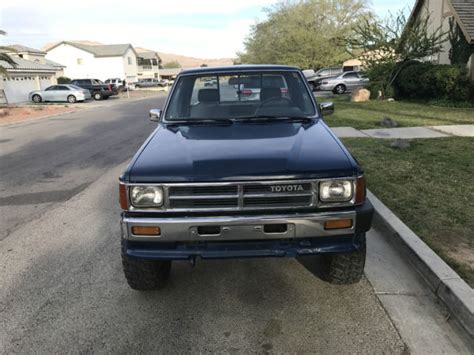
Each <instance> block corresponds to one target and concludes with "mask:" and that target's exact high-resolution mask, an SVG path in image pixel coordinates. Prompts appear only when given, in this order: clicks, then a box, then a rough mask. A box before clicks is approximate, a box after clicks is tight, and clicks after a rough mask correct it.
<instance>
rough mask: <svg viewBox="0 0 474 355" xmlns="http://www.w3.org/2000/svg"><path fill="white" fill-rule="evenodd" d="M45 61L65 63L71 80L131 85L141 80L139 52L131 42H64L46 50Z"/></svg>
mask: <svg viewBox="0 0 474 355" xmlns="http://www.w3.org/2000/svg"><path fill="white" fill-rule="evenodd" d="M46 59H49V60H52V61H55V62H58V63H62V64H64V65H65V66H66V68H64V75H65V76H66V77H68V78H71V79H80V78H94V79H100V80H106V79H109V78H120V79H126V80H127V82H129V83H130V82H135V81H137V78H138V73H137V53H136V51H135V49H134V48H133V46H132V45H131V44H129V43H127V44H100V45H99V44H98V45H91V44H83V43H79V42H68V41H63V42H59V43H56V44H55V45H53V46H51V47H49V48H47V49H46Z"/></svg>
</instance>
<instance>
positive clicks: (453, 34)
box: [449, 17, 474, 64]
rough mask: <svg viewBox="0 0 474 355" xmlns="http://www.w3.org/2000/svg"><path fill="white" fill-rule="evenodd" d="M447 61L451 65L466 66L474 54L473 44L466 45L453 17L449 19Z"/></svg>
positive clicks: (464, 38)
mask: <svg viewBox="0 0 474 355" xmlns="http://www.w3.org/2000/svg"><path fill="white" fill-rule="evenodd" d="M449 43H450V44H451V49H450V50H449V60H450V61H451V64H466V63H467V62H468V61H469V57H470V56H471V54H472V53H474V44H472V43H468V42H467V40H466V37H465V36H464V34H463V33H462V31H461V28H460V27H459V25H458V24H457V22H456V21H455V20H454V18H453V17H451V18H450V19H449Z"/></svg>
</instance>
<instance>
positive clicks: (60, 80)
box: [58, 76, 71, 84]
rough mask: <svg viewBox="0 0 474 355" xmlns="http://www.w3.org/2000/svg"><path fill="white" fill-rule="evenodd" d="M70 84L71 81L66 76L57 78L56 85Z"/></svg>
mask: <svg viewBox="0 0 474 355" xmlns="http://www.w3.org/2000/svg"><path fill="white" fill-rule="evenodd" d="M70 82H71V79H69V78H68V77H66V76H60V77H59V78H58V84H69V83H70Z"/></svg>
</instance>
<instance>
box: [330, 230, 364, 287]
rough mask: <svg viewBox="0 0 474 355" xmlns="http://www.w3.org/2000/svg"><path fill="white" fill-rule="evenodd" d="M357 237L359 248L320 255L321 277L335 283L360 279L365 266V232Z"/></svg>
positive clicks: (341, 283)
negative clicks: (348, 251)
mask: <svg viewBox="0 0 474 355" xmlns="http://www.w3.org/2000/svg"><path fill="white" fill-rule="evenodd" d="M358 237H359V238H360V247H359V250H356V251H353V252H350V253H339V254H324V255H322V257H321V266H322V270H321V279H323V280H324V281H327V282H329V283H331V284H335V285H350V284H355V283H357V282H359V281H360V279H361V278H362V275H363V274H364V266H365V255H366V242H365V233H364V234H361V235H359V236H358Z"/></svg>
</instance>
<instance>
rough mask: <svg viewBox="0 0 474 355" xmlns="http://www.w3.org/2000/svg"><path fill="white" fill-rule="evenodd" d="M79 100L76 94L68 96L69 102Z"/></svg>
mask: <svg viewBox="0 0 474 355" xmlns="http://www.w3.org/2000/svg"><path fill="white" fill-rule="evenodd" d="M76 101H77V99H76V97H75V96H74V95H69V96H68V97H67V102H69V103H70V104H73V103H75V102H76Z"/></svg>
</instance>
